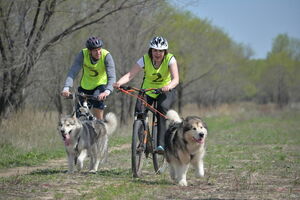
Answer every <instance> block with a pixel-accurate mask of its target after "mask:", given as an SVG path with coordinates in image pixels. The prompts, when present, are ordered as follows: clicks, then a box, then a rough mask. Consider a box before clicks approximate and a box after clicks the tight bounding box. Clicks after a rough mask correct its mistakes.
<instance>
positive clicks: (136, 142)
mask: <svg viewBox="0 0 300 200" xmlns="http://www.w3.org/2000/svg"><path fill="white" fill-rule="evenodd" d="M144 131H145V127H144V123H143V121H141V120H135V121H134V124H133V133H132V142H131V169H132V174H133V177H135V178H136V177H139V176H140V175H141V172H142V166H143V155H144V150H145V148H146V147H145V145H144V144H143V141H144V137H145V136H144Z"/></svg>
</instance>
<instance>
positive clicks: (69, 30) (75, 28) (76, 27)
mask: <svg viewBox="0 0 300 200" xmlns="http://www.w3.org/2000/svg"><path fill="white" fill-rule="evenodd" d="M127 1H128V0H125V1H123V2H122V3H121V4H120V6H118V7H117V8H115V9H113V10H111V11H109V12H107V13H106V14H104V15H102V16H101V17H98V18H97V19H95V20H92V21H88V22H86V23H84V21H86V20H87V19H88V18H91V17H93V16H94V15H96V14H98V13H99V12H100V11H101V9H103V7H104V5H105V4H106V3H108V2H109V0H107V1H105V2H104V3H102V4H101V5H100V6H99V7H98V8H97V9H96V10H95V11H94V12H92V13H90V14H89V15H88V16H87V17H84V18H83V19H81V20H78V21H76V22H75V23H73V24H72V25H71V26H69V27H68V28H66V29H65V30H64V31H62V32H61V33H60V34H58V35H56V36H54V37H53V38H52V39H51V40H50V41H49V42H47V43H46V44H45V45H44V46H43V47H42V49H41V51H40V56H41V55H42V54H43V53H44V52H45V51H47V50H48V48H49V47H50V46H52V45H54V44H55V43H56V42H57V41H59V40H61V39H62V38H64V37H65V36H67V35H69V34H71V33H73V32H75V31H78V30H80V29H82V28H85V27H87V26H90V25H92V24H95V23H98V22H100V21H101V20H103V19H104V18H105V17H107V16H109V15H111V14H113V13H115V12H117V11H119V10H122V9H128V8H131V7H134V6H137V5H139V4H142V3H143V2H140V3H135V4H132V5H128V6H124V4H125V3H126V2H127ZM146 1H148V0H145V1H144V2H146Z"/></svg>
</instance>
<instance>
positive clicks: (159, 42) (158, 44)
mask: <svg viewBox="0 0 300 200" xmlns="http://www.w3.org/2000/svg"><path fill="white" fill-rule="evenodd" d="M149 48H153V49H157V50H165V49H168V41H167V40H166V39H164V38H163V37H160V36H158V37H154V38H153V39H152V40H151V41H150V43H149Z"/></svg>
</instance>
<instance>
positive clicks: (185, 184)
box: [178, 180, 187, 186]
mask: <svg viewBox="0 0 300 200" xmlns="http://www.w3.org/2000/svg"><path fill="white" fill-rule="evenodd" d="M178 185H179V186H187V182H186V180H180V181H179V182H178Z"/></svg>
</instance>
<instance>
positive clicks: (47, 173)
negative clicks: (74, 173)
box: [29, 169, 67, 175]
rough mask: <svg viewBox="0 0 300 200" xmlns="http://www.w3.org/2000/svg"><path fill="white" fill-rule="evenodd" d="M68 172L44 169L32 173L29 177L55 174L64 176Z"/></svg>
mask: <svg viewBox="0 0 300 200" xmlns="http://www.w3.org/2000/svg"><path fill="white" fill-rule="evenodd" d="M64 173H67V170H61V169H42V170H40V169H39V170H36V171H33V172H31V173H30V174H29V175H53V174H64Z"/></svg>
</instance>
